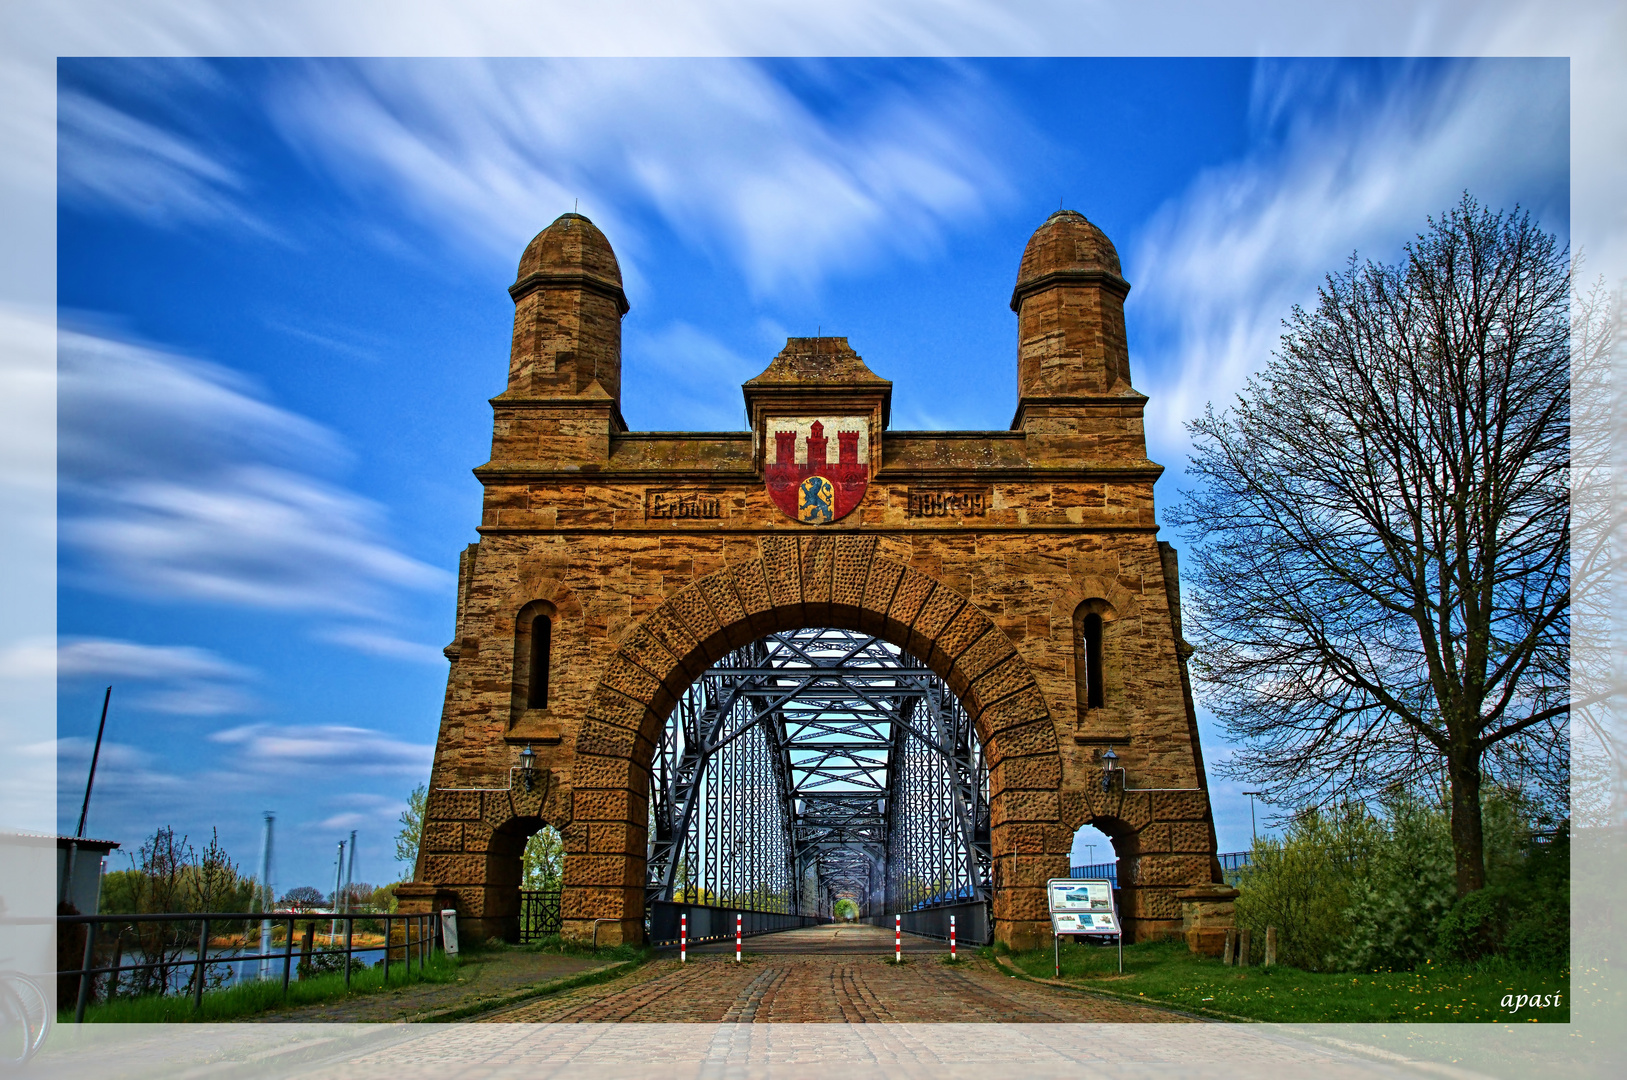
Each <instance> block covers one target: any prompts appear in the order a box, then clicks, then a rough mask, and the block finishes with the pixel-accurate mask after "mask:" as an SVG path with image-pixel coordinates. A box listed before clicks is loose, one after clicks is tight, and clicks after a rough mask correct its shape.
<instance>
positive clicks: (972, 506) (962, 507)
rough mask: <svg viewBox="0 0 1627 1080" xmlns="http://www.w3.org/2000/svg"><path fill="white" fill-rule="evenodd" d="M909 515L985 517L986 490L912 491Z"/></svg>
mask: <svg viewBox="0 0 1627 1080" xmlns="http://www.w3.org/2000/svg"><path fill="white" fill-rule="evenodd" d="M909 497H910V501H909V511H908V513H909V516H910V517H985V516H987V514H988V512H989V500H988V492H986V491H912V492H910V493H909Z"/></svg>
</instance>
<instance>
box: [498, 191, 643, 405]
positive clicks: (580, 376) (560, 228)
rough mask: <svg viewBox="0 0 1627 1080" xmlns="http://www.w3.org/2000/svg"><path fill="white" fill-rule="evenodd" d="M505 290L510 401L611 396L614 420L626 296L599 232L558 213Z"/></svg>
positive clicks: (576, 218)
mask: <svg viewBox="0 0 1627 1080" xmlns="http://www.w3.org/2000/svg"><path fill="white" fill-rule="evenodd" d="M508 292H509V295H510V296H512V297H513V298H514V344H513V348H512V350H511V351H510V354H509V369H508V390H507V394H508V396H509V397H518V398H543V397H582V396H588V397H593V396H598V395H601V394H602V395H608V396H609V397H610V398H611V399H612V400H613V401H615V402H616V407H617V414H618V415H619V411H620V403H621V317H622V316H623V315H625V314H627V310H628V304H627V294H626V293H625V292H624V291H623V290H622V287H621V266H620V265H618V264H617V262H616V253H615V252H614V251H612V250H611V249H610V241H608V240H606V239H605V236H604V233H602V232H600V231H599V228H598V226H596V225H594V224H593V222H591V221H589V220H588V219H587V218H585V217H583V216H582V215H581V214H574V213H573V214H561V215H559V217H558V218H557V219H556V220H555V221H554V223H553V224H552V225H550V226H548V227H547V228H546V229H544V230H542V231H541V232H540V233H538V234H537V235H536V237H535V239H533V240H532V241H531V243H529V244H527V245H526V248H525V254H523V255H521V256H520V268H519V272H518V274H516V276H515V281H514V284H513V285H511V286H509V290H508ZM595 384H597V389H595Z"/></svg>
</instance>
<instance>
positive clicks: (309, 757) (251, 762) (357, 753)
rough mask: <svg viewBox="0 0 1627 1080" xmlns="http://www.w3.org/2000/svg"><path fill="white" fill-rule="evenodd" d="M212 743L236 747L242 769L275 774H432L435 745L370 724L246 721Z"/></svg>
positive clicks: (212, 737)
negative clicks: (249, 722)
mask: <svg viewBox="0 0 1627 1080" xmlns="http://www.w3.org/2000/svg"><path fill="white" fill-rule="evenodd" d="M209 739H210V741H211V742H215V743H219V744H223V745H227V746H234V747H238V748H239V750H238V752H237V753H236V754H235V755H234V760H235V761H236V762H237V764H238V765H239V766H240V767H245V768H252V769H254V770H256V771H268V772H276V773H285V772H295V771H297V772H299V773H300V774H301V775H309V770H312V769H326V770H332V771H333V773H334V776H335V779H336V780H337V778H338V777H339V776H340V775H355V776H373V775H378V774H381V773H382V774H392V775H393V774H400V775H405V776H412V777H422V776H425V775H427V774H428V771H429V766H430V762H431V760H432V759H433V758H434V756H435V747H434V745H433V744H426V743H413V742H407V741H405V740H403V739H397V738H395V737H394V736H392V735H389V734H387V733H385V732H382V731H375V730H372V729H371V728H360V727H349V726H346V725H341V724H313V725H286V724H275V725H273V724H245V725H243V726H241V727H233V728H227V729H226V730H224V731H217V732H215V733H213V734H212V735H210V736H209Z"/></svg>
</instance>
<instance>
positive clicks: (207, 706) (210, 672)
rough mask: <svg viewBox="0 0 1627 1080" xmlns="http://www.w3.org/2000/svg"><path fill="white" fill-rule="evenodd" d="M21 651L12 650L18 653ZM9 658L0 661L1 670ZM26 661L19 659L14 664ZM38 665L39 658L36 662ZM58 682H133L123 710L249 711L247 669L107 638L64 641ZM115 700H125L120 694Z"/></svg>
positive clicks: (206, 654)
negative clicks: (128, 708)
mask: <svg viewBox="0 0 1627 1080" xmlns="http://www.w3.org/2000/svg"><path fill="white" fill-rule="evenodd" d="M21 652H22V650H13V653H21ZM9 659H10V657H9V656H0V668H3V667H4V666H5V665H6V664H7V662H8V660H9ZM26 659H28V657H26V656H19V657H18V660H26ZM37 659H43V658H37ZM56 671H57V676H58V678H59V679H62V680H65V681H66V680H75V679H89V678H96V679H108V680H110V681H111V680H119V681H120V682H124V681H127V680H128V681H133V682H135V683H136V684H137V689H135V691H134V692H133V693H131V694H129V696H128V701H129V704H131V705H133V706H134V707H135V708H138V709H143V710H146V711H149V712H159V713H170V714H173V715H177V716H224V715H228V714H232V713H243V712H248V711H250V710H252V709H254V708H255V706H256V703H255V700H254V698H253V697H252V696H251V695H250V694H248V693H247V692H246V691H245V690H244V689H243V686H242V684H243V683H244V682H245V681H247V680H250V679H252V678H253V677H254V675H255V673H254V671H253V670H251V669H250V668H246V667H244V666H243V665H241V664H236V663H233V662H232V661H230V660H227V659H225V658H224V657H221V656H219V655H217V654H215V653H213V652H211V651H210V650H208V649H200V648H197V647H195V646H191V645H142V644H138V643H136V642H133V641H118V640H113V639H109V638H67V639H64V640H63V642H62V643H61V644H60V646H59V647H58V648H57V652H56ZM120 697H121V699H123V698H124V697H125V695H124V694H123V693H121V695H120Z"/></svg>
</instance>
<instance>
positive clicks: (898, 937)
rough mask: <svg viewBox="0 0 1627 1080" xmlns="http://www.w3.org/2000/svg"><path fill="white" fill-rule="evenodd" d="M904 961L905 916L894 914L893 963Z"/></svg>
mask: <svg viewBox="0 0 1627 1080" xmlns="http://www.w3.org/2000/svg"><path fill="white" fill-rule="evenodd" d="M903 962H904V916H902V915H894V916H893V963H895V964H902V963H903Z"/></svg>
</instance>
